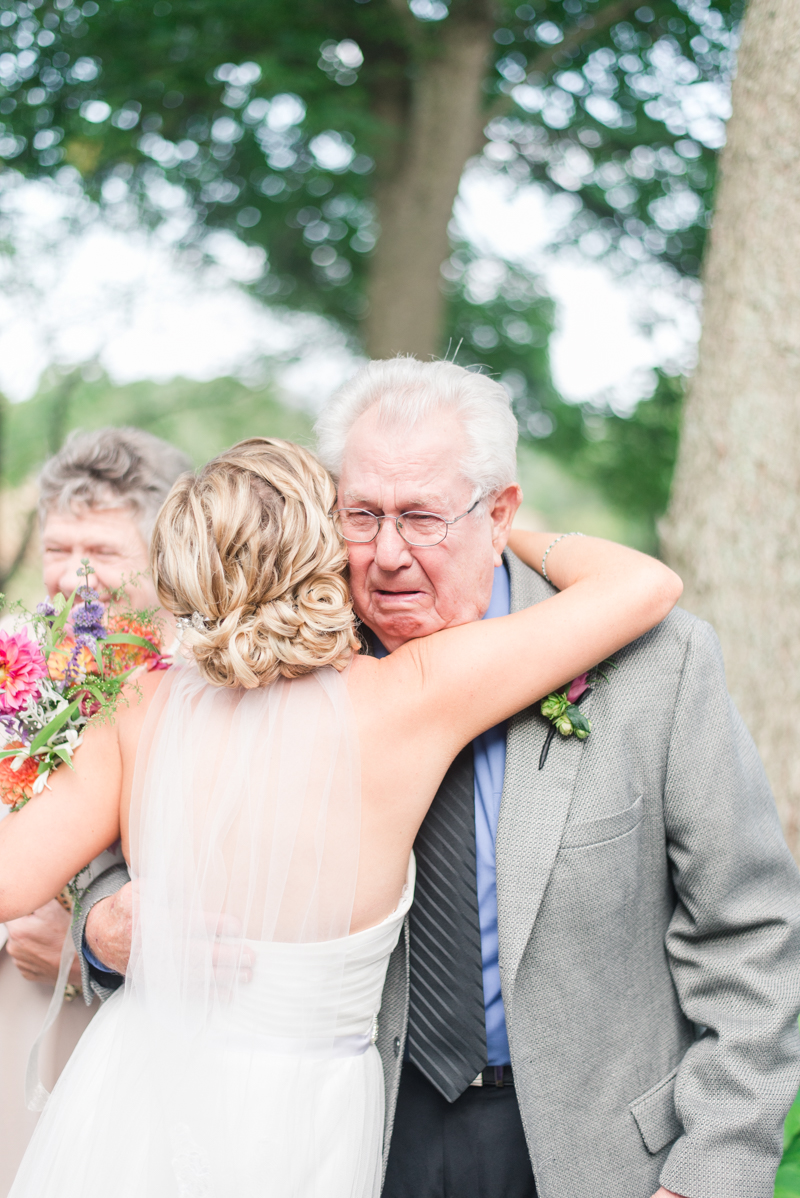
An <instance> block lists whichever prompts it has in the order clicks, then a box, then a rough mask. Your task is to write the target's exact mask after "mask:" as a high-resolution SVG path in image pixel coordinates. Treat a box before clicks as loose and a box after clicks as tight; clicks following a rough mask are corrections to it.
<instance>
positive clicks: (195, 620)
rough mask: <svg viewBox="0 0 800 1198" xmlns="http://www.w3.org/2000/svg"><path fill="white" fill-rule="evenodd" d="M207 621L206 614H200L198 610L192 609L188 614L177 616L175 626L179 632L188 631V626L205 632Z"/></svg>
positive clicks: (207, 625)
mask: <svg viewBox="0 0 800 1198" xmlns="http://www.w3.org/2000/svg"><path fill="white" fill-rule="evenodd" d="M209 623H210V622H209V620H208V617H207V616H201V615H200V612H199V611H193V612H192V614H191V615H190V616H179V617H178V619H177V620H176V621H175V627H176V628H177V630H178V633H179V634H181V633H184V632H188V631H189V629H190V628H194V630H195V631H196V632H205V630H206V629H207V628H208V627H209Z"/></svg>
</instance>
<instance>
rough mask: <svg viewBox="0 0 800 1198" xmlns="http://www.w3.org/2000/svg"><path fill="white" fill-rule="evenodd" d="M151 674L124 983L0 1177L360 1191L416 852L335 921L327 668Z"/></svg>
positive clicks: (341, 683)
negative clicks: (224, 682) (379, 898)
mask: <svg viewBox="0 0 800 1198" xmlns="http://www.w3.org/2000/svg"><path fill="white" fill-rule="evenodd" d="M171 675H172V676H171V677H170V676H169V675H168V676H167V679H166V682H165V685H162V687H161V688H160V692H159V696H157V701H156V702H155V703H154V705H153V706H154V709H155V710H153V711H151V712H150V713H149V714H148V717H147V723H146V728H145V735H143V743H144V747H141V746H140V751H139V757H138V758H137V779H136V782H135V784H134V796H133V804H134V805H133V807H132V816H131V829H132V831H131V856H132V861H131V866H132V873H133V876H134V886H135V893H136V901H135V908H134V912H135V914H134V920H135V928H134V948H133V952H132V956H131V965H130V967H129V972H128V977H127V979H126V985H125V987H124V988H123V989H121V990H120V991H118V992H117V994H115V995H114V997H112V998H111V999H110V1000H109V1001H108V1002H107V1003H106V1004H105V1006H104V1007H103V1009H102V1010H101V1011H100V1013H99V1014H98V1016H97V1017H96V1018H95V1020H94V1021H93V1022H92V1024H91V1025H90V1026H89V1028H88V1029H87V1031H86V1033H85V1034H84V1036H83V1038H82V1039H81V1041H80V1043H79V1045H78V1047H77V1049H76V1051H75V1053H74V1055H73V1057H72V1058H71V1060H70V1062H69V1064H68V1065H67V1067H66V1069H65V1070H64V1073H63V1074H62V1076H61V1079H60V1080H59V1082H58V1084H57V1085H56V1087H55V1089H54V1091H53V1094H52V1095H51V1097H50V1099H49V1101H48V1103H47V1105H46V1107H45V1110H44V1112H43V1114H42V1117H41V1119H40V1122H39V1125H38V1127H37V1130H36V1133H35V1135H34V1138H33V1140H32V1142H31V1145H30V1147H29V1149H28V1152H27V1154H26V1157H25V1159H24V1161H23V1163H22V1166H21V1168H20V1171H19V1173H18V1175H17V1179H16V1181H15V1183H14V1186H13V1188H12V1190H11V1194H10V1196H9V1198H108V1196H109V1195H110V1194H113V1195H114V1198H257V1196H258V1198H262V1196H263V1198H377V1196H378V1195H379V1193H380V1183H381V1150H382V1139H383V1076H382V1068H381V1061H380V1057H379V1055H378V1052H377V1049H376V1048H375V1044H374V1040H375V1036H376V1029H377V1020H378V1017H379V1015H378V1012H379V1008H380V1001H381V991H382V989H383V983H384V980H385V976H386V969H387V965H388V961H389V956H390V954H391V952H392V950H393V948H394V947H395V945H396V944H397V941H398V938H399V935H400V929H401V926H402V922H403V919H404V917H405V915H406V912H407V911H408V908H409V906H410V905H411V901H412V897H413V887H414V862H413V858H412V860H411V862H410V863H409V870H408V876H407V882H406V886H405V888H404V891H403V894H402V897H401V900H400V903H399V905H398V907H397V909H396V910H395V911H394V912H393V914H391V915H390V916H388V918H387V919H385V920H384V921H383V922H382V923H380V924H379V925H378V926H376V927H371V928H368V929H366V930H363V931H360V932H357V933H356V934H354V935H348V934H347V932H348V931H349V926H350V914H351V912H352V903H353V895H354V893H355V880H356V872H357V866H358V830H359V821H360V790H359V784H358V781H359V776H358V753H357V742H356V740H355V739H354V732H353V724H352V718H351V714H350V710H349V704H348V702H347V695H346V680H345V679H344V678H342V677H341V676H340V675H336V674H335V672H334V671H332V670H324V671H319V672H317V673H316V674H315V675H310V676H307V677H305V678H302V679H297V680H295V681H292V682H280V683H277V684H275V685H274V686H273V687H270V688H267V689H266V690H264V691H256V692H253V691H247V692H243V691H235V692H232V691H220V690H215V689H213V688H210V687H208V686H206V685H205V684H203V683H202V681H201V680H200V678H199V676H198V675H197V673H196V671H194V670H192V669H187V668H184V669H178V670H174V671H171ZM162 692H163V694H162ZM140 764H141V768H140ZM76 765H77V768H78V769H79V768H80V764H79V762H76ZM343 927H344V931H345V934H344V935H341V934H340V933H341V932H342V930H343Z"/></svg>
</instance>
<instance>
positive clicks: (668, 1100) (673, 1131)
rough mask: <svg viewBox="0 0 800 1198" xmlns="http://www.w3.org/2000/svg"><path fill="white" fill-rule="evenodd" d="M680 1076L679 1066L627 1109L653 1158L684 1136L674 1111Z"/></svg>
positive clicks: (681, 1125)
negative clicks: (678, 1077)
mask: <svg viewBox="0 0 800 1198" xmlns="http://www.w3.org/2000/svg"><path fill="white" fill-rule="evenodd" d="M677 1072H678V1068H677V1066H676V1067H675V1068H674V1069H673V1070H672V1072H671V1073H668V1074H667V1076H666V1077H663V1078H662V1079H661V1081H660V1082H656V1084H655V1085H654V1086H651V1087H650V1089H649V1090H648V1091H647V1092H646V1093H644V1094H642V1095H641V1097H640V1098H637V1099H635V1100H634V1101H633V1102H632V1103H631V1104H630V1106H629V1107H628V1110H629V1111H630V1113H631V1114H632V1115H633V1117H634V1119H635V1120H636V1126H637V1127H638V1128H639V1132H640V1133H641V1137H642V1139H643V1140H644V1146H645V1148H646V1149H647V1151H648V1152H650V1153H652V1154H655V1153H656V1152H660V1151H661V1149H662V1148H666V1146H667V1144H671V1143H672V1141H673V1140H676V1139H677V1138H678V1136H679V1135H681V1134H682V1132H683V1124H682V1123H681V1121H680V1119H679V1118H678V1115H677V1113H676V1111H675V1076H676V1074H677Z"/></svg>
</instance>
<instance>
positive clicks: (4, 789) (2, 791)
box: [0, 740, 39, 807]
mask: <svg viewBox="0 0 800 1198" xmlns="http://www.w3.org/2000/svg"><path fill="white" fill-rule="evenodd" d="M3 747H4V748H5V749H21V748H22V741H21V740H11V741H9V742H8V744H7V745H4V746H3ZM13 762H14V758H13V757H4V758H3V760H2V761H0V803H5V805H6V806H7V807H14V806H15V805H16V804H17V803H25V802H27V801H28V799H30V798H32V797H33V784H34V782H35V781H36V779H37V777H38V771H39V765H38V762H37V761H36V760H35V759H34V758H33V757H26V758H25V760H24V761H23V762H22V765H21V766H20V767H19V769H18V770H13V769H12V768H11V766H12V764H13Z"/></svg>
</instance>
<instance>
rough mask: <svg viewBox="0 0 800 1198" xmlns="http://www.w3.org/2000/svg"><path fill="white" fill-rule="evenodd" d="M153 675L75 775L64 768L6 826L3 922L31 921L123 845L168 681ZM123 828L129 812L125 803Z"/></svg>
mask: <svg viewBox="0 0 800 1198" xmlns="http://www.w3.org/2000/svg"><path fill="white" fill-rule="evenodd" d="M164 676H165V675H164V674H163V673H154V674H146V675H144V676H143V677H142V678H140V679H139V681H138V683H137V685H136V687H135V688H134V687H131V688H130V693H129V694H128V695H127V696H126V698H127V703H126V704H125V703H123V704H122V705H121V706H120V707H119V709H118V711H117V714H116V718H115V721H114V723H113V724H109V723H104V724H96V725H92V726H90V727H89V728H88V729H87V730H86V732H85V733H84V738H83V743H82V744H81V745H80V747H79V748H78V750H77V751H76V754H75V769H74V770H71V769H69V768H68V767H67V766H66V765H63V766H59V768H58V769H57V770H55V771H54V773H52V774H51V775H50V779H49V782H48V786H47V789H45V790H44V791H42V793H41V794H39V795H36V796H34V798H32V799H31V800H30V802H29V803H27V804H26V805H25V807H23V808H22V810H21V811H18V812H15V813H14V814H11V815H7V816H6V818H5V819H4V820H3V821H2V822H1V823H0V922H4V921H5V920H7V919H16V918H17V917H18V916H20V915H28V914H29V913H30V912H31V911H34V910H36V909H37V908H38V907H41V906H42V905H43V904H44V903H46V902H48V901H49V900H50V899H51V898H52V897H53V896H54V895H56V894H58V893H59V891H61V890H62V889H63V887H64V886H65V885H66V883H67V882H68V881H69V880H70V879H71V878H73V877H74V876H75V875H76V874H77V873H78V871H79V870H81V869H83V867H84V866H85V865H87V864H88V863H89V862H90V861H91V860H92V859H93V858H94V857H96V856H97V855H98V853H101V852H102V851H103V849H106V848H108V846H109V845H111V844H113V843H114V841H116V840H118V839H119V837H120V834H121V833H123V845H124V843H125V840H124V833H125V832H126V828H125V827H121V821H120V811H121V802H122V800H123V798H124V795H125V794H126V793H127V790H128V789H129V787H130V775H131V771H132V765H133V761H134V759H135V755H136V745H137V743H138V737H139V731H140V729H141V726H142V722H143V720H144V716H145V714H146V712H147V709H148V706H149V703H150V700H151V699H152V697H153V695H154V694H155V691H156V690H157V689H158V686H159V685H160V683H161V680H162V679H163V678H164ZM122 813H123V823H124V822H125V805H124V802H122Z"/></svg>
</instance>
